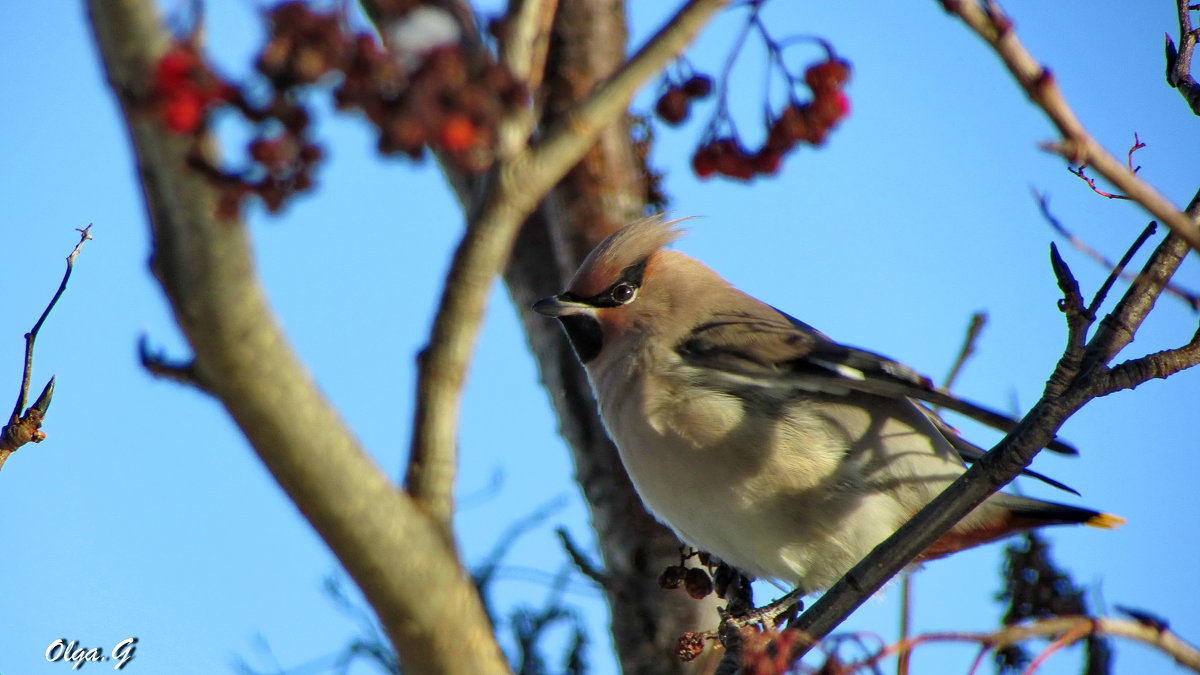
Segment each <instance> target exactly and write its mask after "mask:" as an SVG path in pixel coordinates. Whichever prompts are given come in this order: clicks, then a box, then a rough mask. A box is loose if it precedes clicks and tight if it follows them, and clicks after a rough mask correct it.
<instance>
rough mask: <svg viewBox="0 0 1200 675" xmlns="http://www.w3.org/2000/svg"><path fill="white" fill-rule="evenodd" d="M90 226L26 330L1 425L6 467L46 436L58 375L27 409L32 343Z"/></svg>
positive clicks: (0, 456) (0, 454)
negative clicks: (12, 399) (9, 407)
mask: <svg viewBox="0 0 1200 675" xmlns="http://www.w3.org/2000/svg"><path fill="white" fill-rule="evenodd" d="M91 230H92V226H91V224H89V225H88V226H87V227H84V228H82V229H79V228H77V229H76V231H77V232H79V243H77V244H75V248H74V249H73V250H72V251H71V254H70V255H68V256H67V269H66V271H65V272H63V278H62V281H61V282H60V283H59V284H58V290H57V291H55V292H54V297H53V298H51V299H50V302H49V304H47V305H46V309H44V310H42V314H41V316H39V317H38V320H37V322H36V323H34V324H33V328H32V329H30V331H29V332H28V333H26V334H25V364H24V368H23V369H22V373H21V386H20V388H19V389H18V390H17V403H16V405H15V406H13V411H12V414H11V415H10V416H9V418H8V424H6V425H4V428H3V429H0V467H3V466H4V463H5V462H6V461H8V458H9V456H10V455H12V453H14V452H16V451H17V449H18V448H20V447H21V446H23V445H25V444H26V443H40V442H42V441H43V440H45V438H46V434H45V432H43V431H42V430H41V427H42V420H43V419H44V418H45V415H46V411H47V410H48V409H49V408H50V400H51V399H52V398H53V396H54V380H55V378H53V377H51V378H50V381H49V382H47V383H46V386H45V387H43V388H42V392H41V394H39V395H38V397H37V400H36V401H35V402H34V404H33V405H32V406H30V407H29V409H28V410H26V409H25V403H26V402H27V401H28V399H29V385H30V383H31V382H32V380H33V345H34V342H35V341H36V340H37V336H38V333H39V332H40V331H41V330H42V324H44V323H46V318H47V317H49V316H50V311H51V310H53V309H54V306H55V305H56V304H58V299H59V298H61V297H62V294H63V291H65V290H67V282H68V281H70V279H71V272H72V271H73V270H74V269H75V258H76V257H78V256H79V252H80V251H81V250H82V249H83V244H84V242H86V241H89V240H90V239H91V238H92V235H91Z"/></svg>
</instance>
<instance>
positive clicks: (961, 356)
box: [942, 312, 988, 391]
mask: <svg viewBox="0 0 1200 675" xmlns="http://www.w3.org/2000/svg"><path fill="white" fill-rule="evenodd" d="M987 318H988V317H987V312H974V313H972V314H971V320H970V321H969V322H968V323H967V332H966V334H965V335H963V343H962V347H960V348H959V350H958V354H957V355H956V356H955V357H954V363H953V364H951V366H950V372H949V373H946V379H945V381H944V382H943V383H942V389H945V390H946V391H950V389H951V388H952V387H953V386H954V382H955V381H956V380H958V376H959V374H960V373H961V372H962V369H963V366H965V365H966V363H967V361H968V360H970V358H971V356H973V355H974V354H975V344H976V343H977V342H978V341H979V336H980V335H981V334H982V333H983V327H984V326H986V325H987Z"/></svg>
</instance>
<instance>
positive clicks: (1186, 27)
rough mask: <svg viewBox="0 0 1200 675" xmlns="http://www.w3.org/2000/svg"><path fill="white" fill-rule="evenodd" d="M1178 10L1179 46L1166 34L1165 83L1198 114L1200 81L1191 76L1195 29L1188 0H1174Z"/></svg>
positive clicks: (1199, 112)
mask: <svg viewBox="0 0 1200 675" xmlns="http://www.w3.org/2000/svg"><path fill="white" fill-rule="evenodd" d="M1175 3H1176V5H1177V6H1178V11H1179V48H1178V49H1176V48H1175V43H1174V42H1172V41H1171V36H1170V35H1167V36H1166V39H1167V84H1169V85H1171V86H1172V87H1175V88H1176V89H1178V90H1179V94H1180V95H1181V96H1183V100H1185V101H1187V103H1188V106H1190V107H1191V109H1192V112H1194V113H1196V114H1197V115H1200V83H1197V82H1196V78H1194V77H1192V52H1193V51H1195V49H1196V37H1197V36H1196V31H1195V30H1194V29H1193V28H1192V14H1191V12H1192V7H1191V5H1189V4H1188V0H1175Z"/></svg>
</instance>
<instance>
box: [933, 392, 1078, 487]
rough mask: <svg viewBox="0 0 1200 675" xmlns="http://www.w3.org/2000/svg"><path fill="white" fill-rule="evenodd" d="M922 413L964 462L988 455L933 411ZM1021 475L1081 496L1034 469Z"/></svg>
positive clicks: (1024, 470)
mask: <svg viewBox="0 0 1200 675" xmlns="http://www.w3.org/2000/svg"><path fill="white" fill-rule="evenodd" d="M921 411H922V412H924V413H925V416H926V417H927V418H929V421H930V422H932V423H933V426H934V427H936V428H937V430H938V431H939V432H941V434H942V437H943V438H945V439H946V440H947V441H949V442H950V445H951V446H953V447H954V450H955V451H956V452H958V456H959V457H962V459H963V461H965V462H969V463H971V464H974V463H975V462H978V461H979V460H980V459H982V458H983V456H984V455H986V454H987V450H984V449H983V448H981V447H979V446H978V445H975V444H974V443H972V442H971V441H968V440H967V439H965V438H963V436H962V434H960V433H959V432H958V429H955V428H954V427H952V426H950V425H949V424H946V421H945V420H943V419H942V418H941V417H938V415H937V413H935V412H933V411H932V410H929V409H928V408H926V407H925V406H921ZM1021 475H1022V476H1029V477H1030V478H1033V479H1035V480H1040V481H1041V482H1043V483H1045V484H1046V485H1049V486H1051V487H1056V488H1058V489H1059V490H1064V491H1066V492H1070V493H1071V494H1073V495H1075V496H1076V497H1079V496H1081V495H1080V494H1079V491H1078V490H1076V489H1075V488H1073V487H1071V486H1069V485H1067V484H1065V483H1060V482H1059V481H1056V480H1054V479H1053V478H1051V477H1049V476H1047V475H1045V474H1043V473H1038V472H1037V471H1034V470H1033V469H1022V470H1021Z"/></svg>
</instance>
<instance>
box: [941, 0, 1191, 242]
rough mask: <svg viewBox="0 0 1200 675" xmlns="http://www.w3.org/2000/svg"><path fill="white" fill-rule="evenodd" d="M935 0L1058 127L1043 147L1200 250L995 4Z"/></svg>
mask: <svg viewBox="0 0 1200 675" xmlns="http://www.w3.org/2000/svg"><path fill="white" fill-rule="evenodd" d="M940 2H941V4H942V7H944V8H945V9H946V11H948V12H950V13H951V14H955V15H957V16H958V17H959V18H961V19H962V20H963V22H964V23H965V24H967V26H968V27H969V28H971V30H973V31H975V33H977V34H978V35H979V36H980V37H982V38H983V39H984V40H985V41H986V42H987V43H988V44H989V45H991V47H992V49H994V50H995V51H996V54H997V55H998V56H999V57H1000V58H1001V60H1003V61H1004V65H1005V66H1007V67H1008V70H1009V72H1010V73H1012V76H1013V78H1014V79H1015V80H1016V81H1017V83H1018V84H1019V85H1020V86H1021V88H1022V89H1024V90H1025V93H1026V95H1028V96H1029V99H1030V100H1031V101H1033V102H1034V103H1035V104H1036V105H1037V106H1038V107H1039V108H1041V109H1042V111H1043V112H1045V113H1046V116H1047V117H1049V118H1050V121H1051V122H1052V123H1053V124H1054V126H1055V127H1057V128H1058V131H1059V133H1060V134H1061V135H1062V141H1061V142H1059V143H1056V144H1051V145H1049V146H1047V147H1048V148H1049V149H1051V150H1053V151H1054V152H1057V153H1058V154H1060V155H1062V156H1063V157H1065V158H1066V159H1067V161H1069V162H1070V163H1071V164H1075V165H1084V164H1086V165H1087V166H1090V167H1092V168H1094V169H1096V171H1098V172H1099V173H1100V175H1102V176H1104V178H1105V179H1107V180H1108V182H1110V183H1112V184H1113V185H1114V186H1116V188H1117V189H1118V190H1120V191H1121V192H1122V193H1123V194H1124V196H1126V197H1127V198H1129V199H1131V200H1133V201H1135V202H1137V203H1138V204H1140V205H1141V206H1142V207H1143V208H1144V209H1146V210H1147V211H1149V212H1150V214H1151V215H1152V216H1154V217H1155V218H1157V219H1158V220H1159V222H1161V223H1163V224H1164V225H1166V226H1167V227H1169V228H1170V229H1171V230H1172V231H1173V232H1175V233H1176V234H1178V235H1179V236H1180V237H1182V238H1183V239H1184V241H1186V242H1187V243H1188V245H1189V246H1191V247H1192V248H1193V249H1195V250H1197V251H1200V232H1198V231H1197V229H1196V227H1195V226H1194V225H1192V224H1191V222H1190V221H1189V220H1188V218H1187V217H1186V216H1184V215H1183V214H1182V213H1181V212H1180V211H1179V209H1178V208H1176V207H1175V205H1174V204H1172V203H1171V202H1170V200H1168V199H1167V198H1166V197H1163V196H1162V195H1161V194H1159V192H1158V191H1157V190H1155V189H1154V188H1153V187H1152V186H1151V185H1150V184H1148V183H1146V182H1145V181H1143V180H1142V179H1141V178H1138V177H1137V176H1136V175H1135V174H1134V173H1133V172H1132V171H1130V170H1129V169H1128V168H1127V167H1126V166H1125V163H1124V162H1122V161H1120V160H1119V159H1117V158H1116V157H1114V156H1113V155H1112V154H1111V153H1109V152H1108V151H1107V150H1105V149H1104V148H1103V147H1102V146H1101V145H1100V144H1099V143H1097V142H1096V140H1095V139H1094V138H1092V136H1091V134H1089V133H1088V132H1087V129H1085V128H1084V126H1083V124H1082V123H1080V121H1079V119H1078V118H1076V116H1075V112H1074V111H1073V110H1072V109H1071V107H1070V105H1069V104H1068V103H1067V100H1066V98H1065V97H1064V96H1063V94H1062V91H1061V90H1060V89H1059V88H1058V85H1057V84H1056V83H1055V81H1054V76H1053V75H1052V74H1051V73H1050V71H1049V70H1047V69H1045V68H1043V67H1042V66H1041V65H1040V64H1039V63H1038V62H1037V60H1036V59H1034V57H1033V55H1032V54H1030V53H1029V51H1028V50H1026V49H1025V46H1024V45H1023V44H1021V41H1020V40H1019V39H1017V36H1016V33H1014V32H1013V27H1012V22H1010V21H1009V20H1008V17H1006V16H1005V15H1004V13H1003V11H1002V10H1001V9H1000V6H999V5H998V4H996V3H995V2H991V1H990V0H989V1H988V2H986V3H981V2H980V1H979V0H940Z"/></svg>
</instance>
